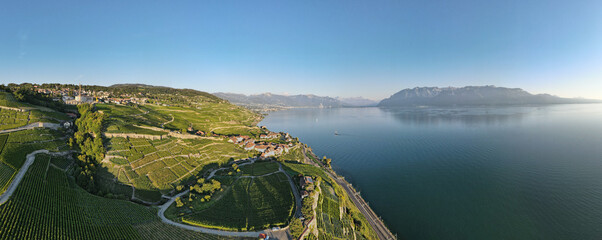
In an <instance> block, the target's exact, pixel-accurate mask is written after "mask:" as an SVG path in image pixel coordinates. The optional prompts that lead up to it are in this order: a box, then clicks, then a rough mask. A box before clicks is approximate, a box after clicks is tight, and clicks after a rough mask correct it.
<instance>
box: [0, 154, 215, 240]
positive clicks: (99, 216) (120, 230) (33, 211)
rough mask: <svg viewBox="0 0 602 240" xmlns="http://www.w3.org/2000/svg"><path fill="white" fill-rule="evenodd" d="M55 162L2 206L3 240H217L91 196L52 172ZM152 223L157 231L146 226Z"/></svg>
mask: <svg viewBox="0 0 602 240" xmlns="http://www.w3.org/2000/svg"><path fill="white" fill-rule="evenodd" d="M49 161H50V158H49V157H47V156H43V155H41V156H38V157H36V161H35V162H34V163H33V164H32V165H31V167H30V168H29V170H28V171H27V173H26V174H25V176H24V178H23V180H22V181H21V183H20V185H19V187H18V188H17V190H16V191H15V193H14V195H13V196H12V197H11V198H10V200H9V201H8V202H6V203H5V204H4V205H2V206H0V239H168V238H167V236H170V235H171V234H172V233H176V234H184V236H191V239H216V238H215V237H213V236H210V235H206V234H201V233H196V232H188V231H184V230H180V229H173V228H174V227H171V226H166V225H164V224H163V223H160V221H159V220H158V218H157V216H156V212H155V211H154V210H152V209H150V208H147V207H144V206H140V205H137V204H134V203H131V202H127V201H122V200H113V199H106V198H102V197H98V196H95V195H92V194H89V193H87V192H86V191H84V190H82V189H80V188H79V187H77V186H76V185H74V184H73V182H72V181H71V180H69V179H68V178H67V175H65V173H64V172H63V171H61V170H59V169H57V168H54V167H48V166H49ZM152 222H155V223H153V226H155V228H157V229H155V230H152V229H148V227H146V225H147V224H149V223H152ZM164 230H165V231H167V232H164ZM149 231H154V232H157V233H156V234H155V233H151V234H149ZM171 236H173V235H171Z"/></svg>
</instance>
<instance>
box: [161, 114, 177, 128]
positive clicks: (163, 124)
mask: <svg viewBox="0 0 602 240" xmlns="http://www.w3.org/2000/svg"><path fill="white" fill-rule="evenodd" d="M169 116H171V120H169V121H167V122H164V123H161V128H165V125H166V124H170V123H171V122H173V120H175V118H174V117H173V115H171V113H170V114H169Z"/></svg>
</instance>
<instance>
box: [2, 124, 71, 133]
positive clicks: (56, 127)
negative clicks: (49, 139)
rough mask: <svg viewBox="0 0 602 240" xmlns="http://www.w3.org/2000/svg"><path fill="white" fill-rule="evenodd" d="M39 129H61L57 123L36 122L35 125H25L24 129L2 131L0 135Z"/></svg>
mask: <svg viewBox="0 0 602 240" xmlns="http://www.w3.org/2000/svg"><path fill="white" fill-rule="evenodd" d="M39 127H43V128H51V129H54V130H57V129H58V128H59V127H60V125H59V124H56V123H45V122H35V123H32V124H29V125H25V126H22V127H18V128H12V129H6V130H0V134H2V133H11V132H17V131H22V130H30V129H34V128H39Z"/></svg>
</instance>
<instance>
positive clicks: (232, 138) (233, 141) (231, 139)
mask: <svg viewBox="0 0 602 240" xmlns="http://www.w3.org/2000/svg"><path fill="white" fill-rule="evenodd" d="M228 142H231V143H237V142H238V140H237V139H236V137H231V138H230V139H228Z"/></svg>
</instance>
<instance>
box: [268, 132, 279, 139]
mask: <svg viewBox="0 0 602 240" xmlns="http://www.w3.org/2000/svg"><path fill="white" fill-rule="evenodd" d="M279 136H280V134H278V133H273V132H271V133H268V136H267V138H268V139H272V138H278V137H279Z"/></svg>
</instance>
